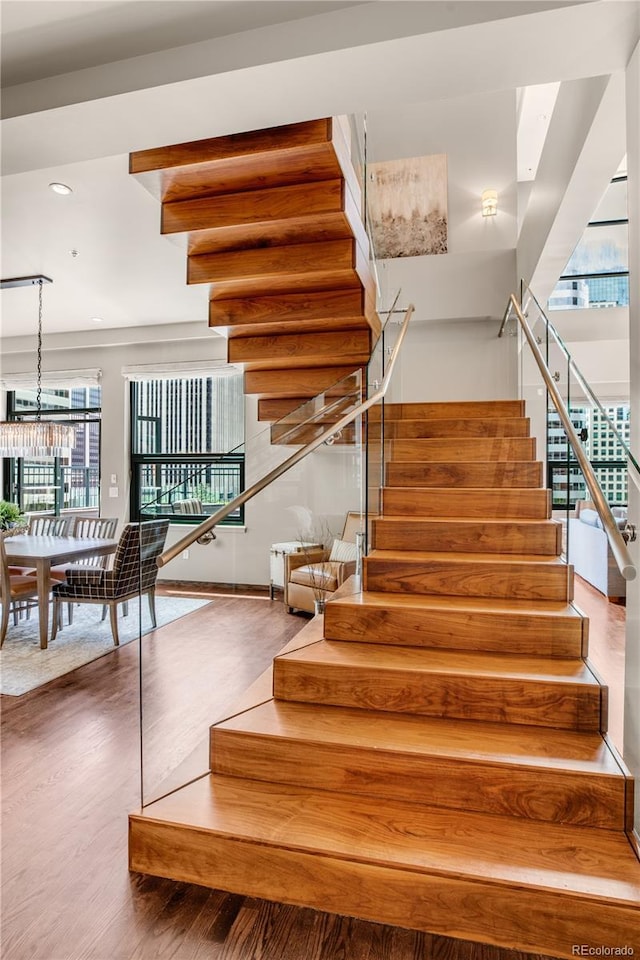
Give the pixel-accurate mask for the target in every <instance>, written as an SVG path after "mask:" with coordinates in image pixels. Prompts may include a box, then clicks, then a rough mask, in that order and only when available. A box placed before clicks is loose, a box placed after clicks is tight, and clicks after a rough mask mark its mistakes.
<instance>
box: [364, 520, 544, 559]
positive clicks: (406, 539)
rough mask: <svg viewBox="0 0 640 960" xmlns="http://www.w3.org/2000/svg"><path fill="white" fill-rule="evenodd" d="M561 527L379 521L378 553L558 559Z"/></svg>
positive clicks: (508, 522)
mask: <svg viewBox="0 0 640 960" xmlns="http://www.w3.org/2000/svg"><path fill="white" fill-rule="evenodd" d="M561 532H562V528H561V525H560V524H559V523H558V522H557V521H556V520H550V519H539V520H535V519H529V518H525V519H523V520H520V519H519V518H504V519H502V518H498V517H489V518H484V517H455V516H451V517H448V516H445V517H420V516H412V517H399V516H392V517H386V516H382V517H376V518H375V519H374V520H373V536H372V541H371V542H372V546H373V547H374V548H375V549H379V548H381V549H386V550H404V549H405V548H408V549H413V550H431V551H440V550H443V551H444V550H446V551H447V552H449V551H464V552H465V553H467V552H470V553H473V552H475V551H477V550H482V551H483V552H486V553H505V554H506V553H508V554H510V555H512V554H518V553H521V552H522V551H523V550H526V551H527V552H528V553H531V554H536V556H544V555H547V556H558V555H559V554H560V553H561V552H562V544H561Z"/></svg>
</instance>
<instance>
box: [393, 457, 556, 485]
mask: <svg viewBox="0 0 640 960" xmlns="http://www.w3.org/2000/svg"><path fill="white" fill-rule="evenodd" d="M385 476H386V484H387V486H390V487H464V488H470V487H483V488H486V487H495V488H503V487H540V486H541V485H542V464H541V463H539V462H536V463H526V462H522V463H513V462H510V463H427V462H426V461H422V462H417V461H413V462H411V463H409V462H406V463H387V465H386V474H385Z"/></svg>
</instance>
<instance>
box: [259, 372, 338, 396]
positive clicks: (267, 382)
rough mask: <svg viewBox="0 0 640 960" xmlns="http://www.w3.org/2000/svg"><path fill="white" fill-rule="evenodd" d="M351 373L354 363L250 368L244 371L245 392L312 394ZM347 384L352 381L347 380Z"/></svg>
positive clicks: (283, 394) (266, 394) (280, 394)
mask: <svg viewBox="0 0 640 960" xmlns="http://www.w3.org/2000/svg"><path fill="white" fill-rule="evenodd" d="M351 373H353V365H351V366H345V367H305V368H304V369H298V368H292V369H290V370H287V369H286V368H285V369H279V370H249V371H247V372H246V373H245V375H244V392H245V393H247V394H250V393H256V394H260V395H261V396H263V397H266V398H270V399H283V398H286V397H292V398H294V397H295V398H296V399H300V398H301V397H304V398H311V397H315V395H316V394H317V393H320V391H321V390H326V389H327V388H328V387H332V386H333V384H335V383H337V382H338V381H339V380H343V379H345V378H346V377H349V375H350V374H351ZM349 386H350V388H352V387H353V383H352V381H351V380H350V381H349Z"/></svg>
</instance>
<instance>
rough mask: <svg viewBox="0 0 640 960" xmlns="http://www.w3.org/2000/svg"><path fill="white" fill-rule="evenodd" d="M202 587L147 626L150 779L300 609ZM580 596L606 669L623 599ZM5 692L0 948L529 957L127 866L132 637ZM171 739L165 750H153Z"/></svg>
mask: <svg viewBox="0 0 640 960" xmlns="http://www.w3.org/2000/svg"><path fill="white" fill-rule="evenodd" d="M165 589H171V588H165ZM178 592H180V591H178ZM190 592H194V591H193V590H192V589H191V588H190ZM196 592H198V593H200V595H201V596H204V595H205V593H207V591H206V590H205V591H203V590H202V589H200V590H198V591H196ZM209 593H211V594H212V595H213V597H212V598H213V599H214V600H215V602H214V604H213V605H207V606H206V607H203V608H201V609H200V610H197V611H196V612H195V613H193V614H190V615H189V616H188V617H185V618H183V619H182V620H181V621H178V622H174V623H172V624H169V625H168V626H166V627H164V628H161V629H160V630H157V631H155V632H154V634H150V635H148V636H147V637H146V638H145V640H144V650H145V653H144V656H145V681H144V684H145V702H146V704H147V708H146V711H145V716H144V719H143V722H144V724H145V730H146V739H147V743H148V745H149V747H150V748H151V747H153V749H152V750H150V753H149V757H147V758H146V764H145V766H146V772H147V775H148V779H149V780H150V786H149V789H151V790H154V789H159V788H160V787H161V785H164V786H165V787H166V786H167V785H169V784H170V781H167V780H165V779H163V778H164V777H165V775H166V773H167V771H168V769H170V766H171V764H172V763H175V761H176V759H178V760H183V761H184V763H185V764H186V765H187V768H188V765H189V764H190V763H194V767H193V769H195V770H197V769H198V767H199V764H200V762H201V758H200V754H199V750H200V746H201V744H202V743H206V727H207V726H208V724H209V723H210V722H212V721H213V720H215V719H217V717H218V716H219V715H220V714H221V713H223V711H224V708H225V705H226V704H227V703H228V702H229V701H230V699H231V698H234V699H235V698H236V697H237V696H238V695H239V694H240V693H241V692H242V690H243V689H244V687H246V686H247V685H248V683H250V682H251V680H252V679H254V678H255V677H257V676H258V675H259V674H260V673H261V672H262V671H263V670H264V669H265V668H266V666H267V665H268V664H269V663H270V661H271V659H272V657H273V656H274V654H275V653H276V652H277V651H278V650H279V649H280V648H281V647H282V646H283V645H284V644H285V643H286V642H287V641H288V640H289V639H291V637H293V636H294V635H295V634H296V633H297V632H298V630H299V629H301V628H302V627H303V626H304V625H305V623H306V622H307V620H306V619H305V618H304V617H303V616H293V617H292V616H288V615H287V614H286V613H285V611H284V607H283V605H282V603H281V602H279V601H275V602H270V601H269V600H268V599H267V598H266V595H265V594H261V593H259V592H255V591H253V592H252V591H248V592H245V593H240V592H239V591H237V590H229V591H224V590H212V591H209ZM585 596H586V597H587V601H586V602H584V603H582V599H581V598H580V597H579V598H578V600H579V602H580V603H581V605H583V606H584V608H585V612H588V613H589V615H590V616H595V614H594V613H592V610H599V611H601V612H600V613H598V614H597V615H598V616H601V617H602V618H603V623H605V632H606V636H607V637H608V638H609V639H608V640H607V641H606V642H605V643H603V644H600V647H601V657H600V660H601V662H600V663H599V669H601V670H602V663H604V664H605V665H606V663H607V660H611V661H612V662H614V667H613V673H612V676H613V675H614V674H615V670H616V668H615V662H617V660H618V659H619V651H620V650H621V649H622V647H623V636H624V624H623V620H624V612H623V611H622V610H621V609H620V608H614V606H613V605H611V604H606V601H603V600H601V599H600V598H599V595H597V594H596V592H595V591H593V596H589V595H588V592H587V593H586V594H585ZM583 599H584V598H583ZM587 603H589V606H590V609H589V610H587V609H586V607H587ZM596 632H600V630H599V631H596V630H595V629H594V630H593V631H592V642H593V636H594V635H595V634H596ZM608 649H610V650H611V651H613V654H612V656H611V657H608V654H607V650H608ZM196 658H197V659H196ZM240 662H241V663H242V669H241V670H239V669H238V664H239V663H240ZM194 666H197V673H198V676H197V678H196V679H197V683H198V693H197V695H195V696H194V694H193V687H192V684H193V679H194V673H193V667H194ZM205 668H208V673H207V672H205ZM602 672H604V670H603V671H602ZM618 674H619V671H618ZM609 682H611V681H609ZM202 691H206V696H203V695H202ZM615 699H616V697H615V696H612V700H615ZM1 707H2V743H1V749H2V773H3V812H2V881H3V898H2V927H1V931H0V932H1V946H2V957H3V960H152V958H153V960H155V958H158V960H159V958H174V960H254V958H255V960H257V958H260V960H436V958H437V960H519V958H522V957H524V955H523V954H521V953H519V952H516V951H507V950H502V949H499V948H495V947H490V946H483V945H477V944H472V943H467V942H463V941H459V940H449V939H446V938H443V937H437V936H429V935H428V934H422V933H416V932H413V931H407V930H402V929H398V928H392V927H387V926H382V925H379V924H374V923H367V922H364V921H360V920H354V919H350V918H345V917H340V916H335V915H332V914H326V913H319V912H316V911H313V910H309V909H302V908H296V907H290V906H285V905H282V904H273V903H267V902H265V901H260V900H256V899H251V898H245V897H242V896H236V895H233V894H227V893H223V892H221V891H215V890H213V891H212V890H208V889H205V888H202V887H197V886H192V885H189V884H183V883H174V882H171V881H166V880H159V879H156V878H152V877H145V876H142V875H136V874H130V873H129V872H128V870H127V815H128V813H130V812H131V811H132V810H134V809H136V808H138V807H139V802H140V795H139V783H140V774H139V741H138V723H139V699H138V649H137V644H135V643H132V644H129V645H127V646H124V647H121V648H120V649H117V650H114V651H113V653H111V654H109V655H107V656H105V657H102V658H101V659H100V660H97V661H94V662H93V663H91V664H88V665H87V666H86V667H82V668H81V669H79V670H76V671H75V672H73V673H71V674H67V675H66V676H64V677H61V678H60V679H59V680H55V681H53V682H52V683H50V684H48V685H46V686H45V687H41V688H40V689H38V690H35V691H33V692H32V693H29V694H26V695H25V696H22V697H16V698H14V697H3V698H1ZM203 728H204V737H203ZM163 742H166V743H167V744H168V747H167V749H165V750H163V751H162V752H160V751H159V750H158V751H156V749H155V748H156V747H159V745H161V744H162V743H163ZM152 758H153V761H152Z"/></svg>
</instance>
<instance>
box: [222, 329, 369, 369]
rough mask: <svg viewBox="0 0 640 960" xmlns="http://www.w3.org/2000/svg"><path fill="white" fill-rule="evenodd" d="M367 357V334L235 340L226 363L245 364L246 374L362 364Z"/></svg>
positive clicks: (308, 335) (346, 332)
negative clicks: (257, 371) (290, 368)
mask: <svg viewBox="0 0 640 960" xmlns="http://www.w3.org/2000/svg"><path fill="white" fill-rule="evenodd" d="M369 353H370V345H369V331H368V330H342V331H340V332H336V333H309V334H291V335H282V336H274V337H237V338H234V339H233V340H229V342H228V346H227V359H228V361H229V363H242V364H245V365H246V366H245V369H248V370H251V369H254V370H259V369H269V368H274V367H294V366H295V367H305V366H332V365H334V364H345V363H354V364H362V363H366V362H367V360H368V359H369Z"/></svg>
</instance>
